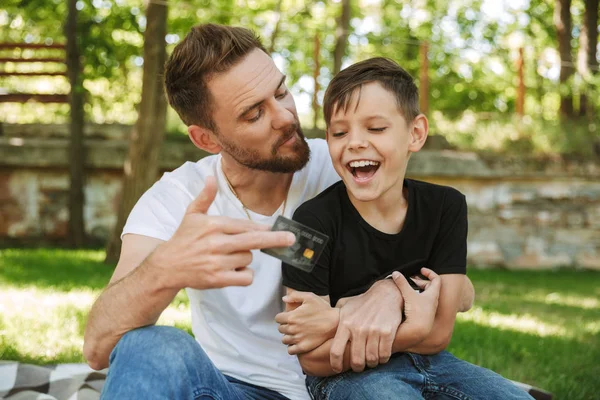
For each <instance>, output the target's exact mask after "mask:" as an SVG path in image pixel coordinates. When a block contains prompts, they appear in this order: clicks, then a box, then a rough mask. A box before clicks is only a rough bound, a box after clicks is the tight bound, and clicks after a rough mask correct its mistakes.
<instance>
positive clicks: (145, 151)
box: [105, 2, 167, 263]
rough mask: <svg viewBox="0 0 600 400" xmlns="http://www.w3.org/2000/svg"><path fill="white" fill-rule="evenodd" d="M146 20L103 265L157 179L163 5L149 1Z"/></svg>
mask: <svg viewBox="0 0 600 400" xmlns="http://www.w3.org/2000/svg"><path fill="white" fill-rule="evenodd" d="M146 20H147V24H146V32H144V75H143V82H142V100H141V102H140V107H139V113H138V119H137V122H136V124H135V126H134V128H133V130H132V132H131V137H130V139H129V151H128V154H127V159H126V160H125V165H124V169H123V173H124V178H123V191H122V195H121V204H120V207H119V212H118V216H117V224H116V225H115V229H114V231H113V234H112V237H111V238H110V239H109V241H108V244H107V247H106V260H105V262H107V263H115V262H116V261H118V259H119V254H120V248H121V240H120V235H121V231H122V230H123V226H124V225H125V221H126V219H127V216H128V215H129V213H130V212H131V209H132V208H133V206H134V205H135V203H136V202H137V201H138V199H139V198H140V196H141V195H142V194H143V193H144V192H145V191H146V190H147V189H148V188H149V187H150V185H152V183H154V181H155V180H156V179H157V177H158V154H159V150H160V145H161V143H162V140H163V136H164V131H165V121H166V114H167V103H166V99H165V96H164V94H163V89H162V88H163V85H162V76H163V73H164V64H165V61H166V57H167V53H166V47H165V36H166V34H167V5H166V2H160V3H159V2H149V3H148V7H147V9H146Z"/></svg>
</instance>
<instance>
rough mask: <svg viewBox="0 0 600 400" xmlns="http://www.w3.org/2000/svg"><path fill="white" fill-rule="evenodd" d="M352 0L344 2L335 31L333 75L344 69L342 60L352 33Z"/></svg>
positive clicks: (344, 0) (343, 0)
mask: <svg viewBox="0 0 600 400" xmlns="http://www.w3.org/2000/svg"><path fill="white" fill-rule="evenodd" d="M350 14H351V7H350V0H342V11H341V13H340V16H339V19H338V21H337V27H336V30H335V38H336V42H335V49H334V50H333V74H334V75H335V74H337V73H338V72H340V70H341V69H342V60H343V58H344V55H345V54H346V47H348V34H349V32H350Z"/></svg>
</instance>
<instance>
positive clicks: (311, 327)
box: [275, 288, 350, 376]
mask: <svg viewBox="0 0 600 400" xmlns="http://www.w3.org/2000/svg"><path fill="white" fill-rule="evenodd" d="M284 301H285V312H283V313H280V314H278V315H277V316H276V317H275V321H277V322H278V323H279V331H280V332H281V333H283V334H284V336H283V339H282V342H283V343H284V344H286V345H288V352H289V353H290V354H292V355H294V354H296V355H297V356H298V360H299V361H300V365H301V366H302V370H303V371H304V372H305V373H306V374H307V375H312V376H330V375H335V374H336V372H334V371H333V369H332V368H331V363H330V361H329V360H330V356H329V352H330V349H331V342H332V340H333V337H334V336H335V332H336V330H337V327H338V323H339V308H335V307H331V306H330V305H329V304H330V301H329V296H317V295H316V294H314V293H310V292H300V291H297V290H294V289H290V288H286V296H285V297H284ZM349 369H350V346H347V349H346V353H345V356H344V371H346V370H349Z"/></svg>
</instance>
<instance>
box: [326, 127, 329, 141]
mask: <svg viewBox="0 0 600 400" xmlns="http://www.w3.org/2000/svg"><path fill="white" fill-rule="evenodd" d="M325 140H326V141H327V142H329V128H325Z"/></svg>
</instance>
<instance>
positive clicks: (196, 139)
mask: <svg viewBox="0 0 600 400" xmlns="http://www.w3.org/2000/svg"><path fill="white" fill-rule="evenodd" d="M187 131H188V135H189V137H190V139H191V140H192V143H194V145H195V146H196V147H198V148H199V149H202V150H204V151H207V152H209V153H211V154H217V153H219V152H221V145H220V144H219V142H218V141H217V140H216V137H215V134H214V133H213V131H211V130H210V129H206V128H203V127H201V126H198V125H190V126H188V128H187Z"/></svg>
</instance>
